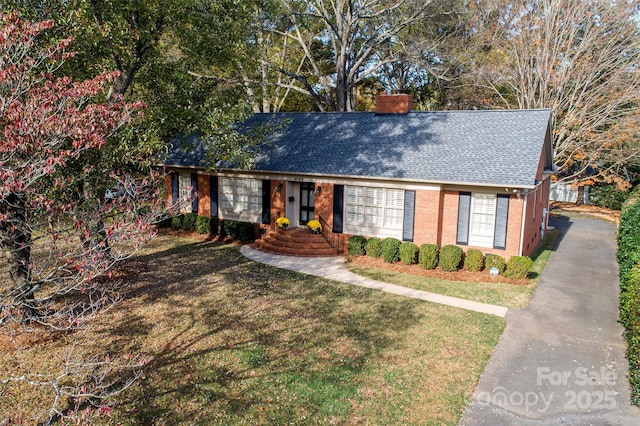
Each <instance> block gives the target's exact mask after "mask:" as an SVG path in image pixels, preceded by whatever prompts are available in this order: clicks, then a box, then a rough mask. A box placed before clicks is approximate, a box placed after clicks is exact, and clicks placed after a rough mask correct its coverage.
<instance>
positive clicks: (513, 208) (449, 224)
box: [439, 191, 524, 260]
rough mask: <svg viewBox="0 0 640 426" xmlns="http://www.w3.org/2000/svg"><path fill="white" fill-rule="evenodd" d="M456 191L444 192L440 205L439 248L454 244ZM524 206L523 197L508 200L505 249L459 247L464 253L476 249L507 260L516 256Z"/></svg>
mask: <svg viewBox="0 0 640 426" xmlns="http://www.w3.org/2000/svg"><path fill="white" fill-rule="evenodd" d="M458 200H459V192H458V191H444V192H443V204H442V212H443V213H442V221H441V222H442V237H441V241H440V243H439V245H440V246H443V245H447V244H456V238H457V233H458ZM523 206H524V197H520V200H518V199H517V197H516V196H515V195H511V197H510V198H509V213H508V219H507V245H506V249H504V250H499V249H494V248H492V247H474V246H460V247H462V249H463V250H464V251H467V250H468V249H470V248H476V249H478V250H480V251H482V252H483V253H485V254H487V253H491V254H497V255H500V256H503V257H504V258H505V259H507V260H508V259H509V257H511V256H516V255H518V253H519V251H520V230H521V229H522V208H523Z"/></svg>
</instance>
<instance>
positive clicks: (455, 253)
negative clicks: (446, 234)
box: [438, 244, 462, 272]
mask: <svg viewBox="0 0 640 426" xmlns="http://www.w3.org/2000/svg"><path fill="white" fill-rule="evenodd" d="M460 262H462V249H461V248H460V247H458V246H454V245H453V244H448V245H446V246H442V248H441V249H440V259H439V260H438V266H439V267H440V269H442V270H443V271H447V272H453V271H457V270H458V266H460Z"/></svg>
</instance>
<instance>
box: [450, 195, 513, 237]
mask: <svg viewBox="0 0 640 426" xmlns="http://www.w3.org/2000/svg"><path fill="white" fill-rule="evenodd" d="M508 214H509V196H508V195H497V194H486V193H473V194H472V193H470V192H461V193H460V197H459V204H458V232H457V237H456V242H457V243H458V244H468V245H470V246H476V247H493V248H498V249H504V248H505V247H506V238H507V220H508Z"/></svg>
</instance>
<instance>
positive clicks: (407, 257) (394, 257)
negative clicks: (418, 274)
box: [347, 235, 533, 279]
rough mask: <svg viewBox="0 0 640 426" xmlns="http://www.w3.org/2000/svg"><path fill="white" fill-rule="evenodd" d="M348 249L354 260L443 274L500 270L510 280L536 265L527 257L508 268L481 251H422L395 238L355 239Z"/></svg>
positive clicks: (448, 248)
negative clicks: (398, 264) (367, 258)
mask: <svg viewBox="0 0 640 426" xmlns="http://www.w3.org/2000/svg"><path fill="white" fill-rule="evenodd" d="M347 249H348V252H349V255H351V256H362V255H367V256H370V257H374V258H378V257H382V258H383V259H384V261H385V262H388V263H393V262H396V261H398V260H400V261H401V262H402V263H404V264H405V265H413V264H416V263H418V264H420V266H422V267H423V268H424V269H434V268H436V267H439V268H440V269H442V270H443V271H450V272H452V271H457V270H458V269H459V268H460V266H461V265H463V266H464V269H466V270H467V271H472V272H477V271H481V270H482V269H483V268H484V269H485V270H487V271H489V270H490V269H491V268H497V269H498V272H499V273H500V274H504V276H506V277H508V278H515V279H520V278H526V277H527V276H528V275H529V271H530V270H531V267H532V265H533V261H532V260H531V258H529V257H528V256H511V258H510V259H509V263H508V264H507V263H506V262H505V260H504V258H503V257H502V256H498V255H495V254H487V256H486V258H485V256H484V255H483V254H482V252H481V251H480V250H477V249H469V250H467V253H466V254H465V253H463V251H462V249H461V248H460V247H458V246H456V245H452V244H450V245H445V246H443V247H442V248H440V247H438V245H437V244H422V245H421V246H420V247H418V246H416V245H415V244H414V243H412V242H401V241H399V240H397V239H395V238H385V239H383V240H381V239H380V238H376V237H371V238H369V239H367V238H365V237H363V236H362V235H354V236H352V237H351V238H349V239H348V240H347Z"/></svg>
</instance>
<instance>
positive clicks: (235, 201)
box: [218, 177, 262, 223]
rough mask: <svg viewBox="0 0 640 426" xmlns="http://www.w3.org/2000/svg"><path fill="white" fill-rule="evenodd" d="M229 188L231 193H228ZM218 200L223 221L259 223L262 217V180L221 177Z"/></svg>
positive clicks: (219, 213)
mask: <svg viewBox="0 0 640 426" xmlns="http://www.w3.org/2000/svg"><path fill="white" fill-rule="evenodd" d="M229 187H230V188H231V191H229V192H226V189H227V188H229ZM218 200H219V202H218V210H219V212H218V215H219V217H220V218H221V219H229V220H238V221H242V222H251V223H259V222H260V221H261V217H262V180H260V179H245V178H235V177H220V180H219V185H218ZM227 200H228V201H229V202H230V204H231V206H229V205H228V204H227Z"/></svg>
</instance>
